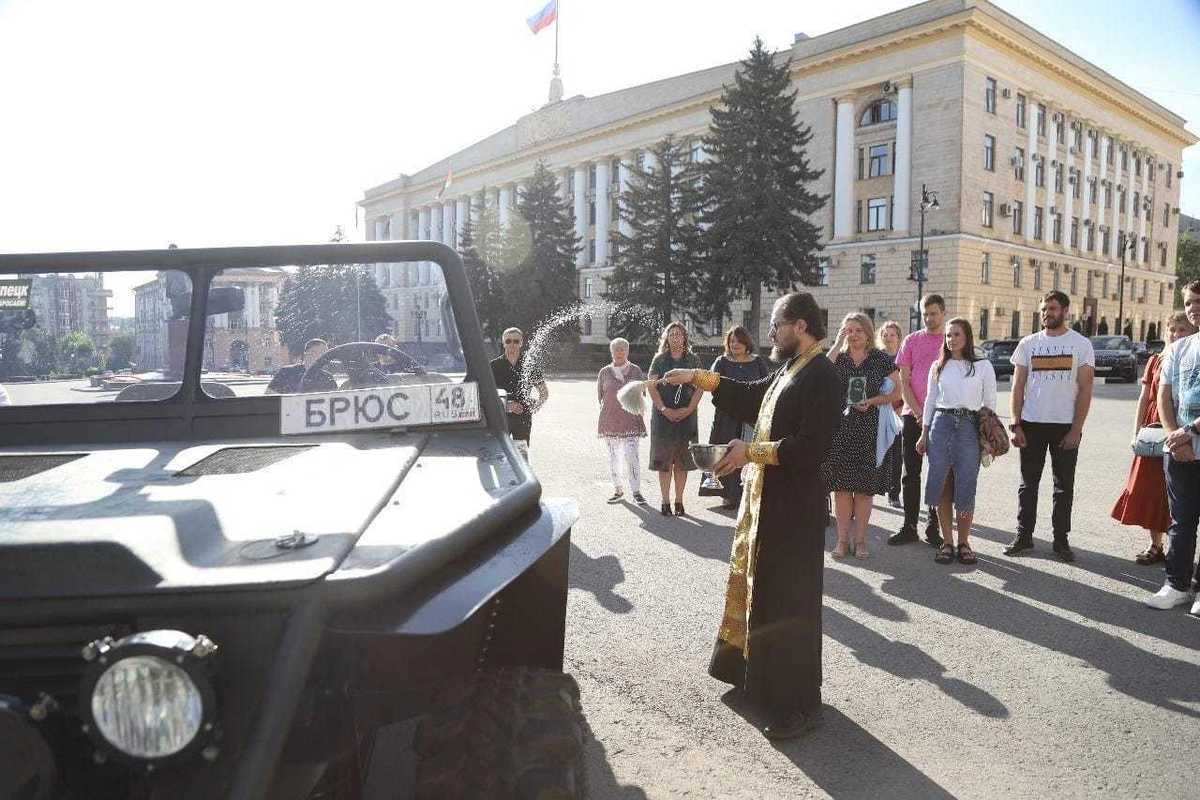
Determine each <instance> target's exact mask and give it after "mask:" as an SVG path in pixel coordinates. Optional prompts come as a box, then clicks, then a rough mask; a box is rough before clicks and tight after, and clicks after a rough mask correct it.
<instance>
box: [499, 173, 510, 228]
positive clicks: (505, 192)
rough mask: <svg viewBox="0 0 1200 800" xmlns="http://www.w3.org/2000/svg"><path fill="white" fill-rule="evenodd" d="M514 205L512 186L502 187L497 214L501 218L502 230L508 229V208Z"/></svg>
mask: <svg viewBox="0 0 1200 800" xmlns="http://www.w3.org/2000/svg"><path fill="white" fill-rule="evenodd" d="M511 206H512V186H509V185H507V184H506V185H504V186H501V187H500V199H499V200H498V201H497V206H496V209H497V212H496V213H497V214H498V215H499V219H500V230H502V231H503V230H507V229H508V210H509V208H510V207H511Z"/></svg>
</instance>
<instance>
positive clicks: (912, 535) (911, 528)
mask: <svg viewBox="0 0 1200 800" xmlns="http://www.w3.org/2000/svg"><path fill="white" fill-rule="evenodd" d="M915 541H917V526H916V525H905V526H903V527H902V528H900V530H899V531H898V532H897V533H893V534H892V535H891V536H889V537H888V540H887V543H888V544H908V543H910V542H915Z"/></svg>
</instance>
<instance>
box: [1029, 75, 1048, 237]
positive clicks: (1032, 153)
mask: <svg viewBox="0 0 1200 800" xmlns="http://www.w3.org/2000/svg"><path fill="white" fill-rule="evenodd" d="M1025 102H1026V105H1025V128H1026V130H1027V131H1028V133H1029V135H1028V136H1027V137H1026V148H1025V158H1026V159H1028V160H1027V161H1026V163H1025V238H1026V239H1033V207H1034V206H1035V205H1036V204H1037V181H1036V180H1035V179H1034V176H1035V173H1036V162H1037V141H1038V139H1037V105H1038V98H1037V97H1035V96H1034V95H1033V93H1029V94H1027V95H1026V100H1025ZM1042 174H1043V176H1044V175H1045V174H1046V172H1045V169H1043V170H1042ZM1042 224H1043V225H1045V224H1046V216H1045V212H1043V213H1042ZM1045 235H1046V230H1045V228H1044V227H1043V228H1042V236H1043V238H1044V237H1045Z"/></svg>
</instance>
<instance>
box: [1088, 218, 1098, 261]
mask: <svg viewBox="0 0 1200 800" xmlns="http://www.w3.org/2000/svg"><path fill="white" fill-rule="evenodd" d="M1087 250H1088V252H1089V253H1094V252H1096V223H1094V222H1091V221H1089V222H1088V223H1087Z"/></svg>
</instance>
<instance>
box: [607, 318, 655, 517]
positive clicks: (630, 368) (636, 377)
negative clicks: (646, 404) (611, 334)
mask: <svg viewBox="0 0 1200 800" xmlns="http://www.w3.org/2000/svg"><path fill="white" fill-rule="evenodd" d="M608 349H609V352H611V353H612V363H611V364H609V365H608V366H606V367H604V368H603V369H601V370H600V373H599V374H598V375H597V376H596V397H597V398H598V399H599V401H600V421H599V424H598V425H597V433H598V434H599V435H600V438H601V439H603V440H604V442H605V444H607V445H608V469H609V472H610V473H611V474H612V482H613V493H612V497H610V498H608V502H610V503H619V502H621V499H622V498H623V497H624V496H625V490H624V488H622V485H621V473H622V472H624V473H625V478H626V480H627V481H628V484H629V492H630V494H631V495H632V496H633V501H634V502H635V503H637V504H638V505H640V506H644V505H646V498H644V497H642V492H641V482H642V474H641V465H640V464H639V463H638V439H640V438H642V437H643V436H645V435H646V424H645V423H644V422H643V421H642V418H641V417H640V416H639V415H637V414H630V413H629V412H628V411H626V410H625V409H623V408H621V404H620V403H619V402H618V401H617V392H619V391H620V390H621V387H622V386H624V385H625V384H627V383H633V382H635V381H642V380H645V377H646V376H645V374H644V373H643V372H642V368H641V367H639V366H638V365H637V364H634V363H633V362H631V361H630V360H629V342H628V341H626V340H625V339H613V340H612V341H611V342H609V344H608Z"/></svg>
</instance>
